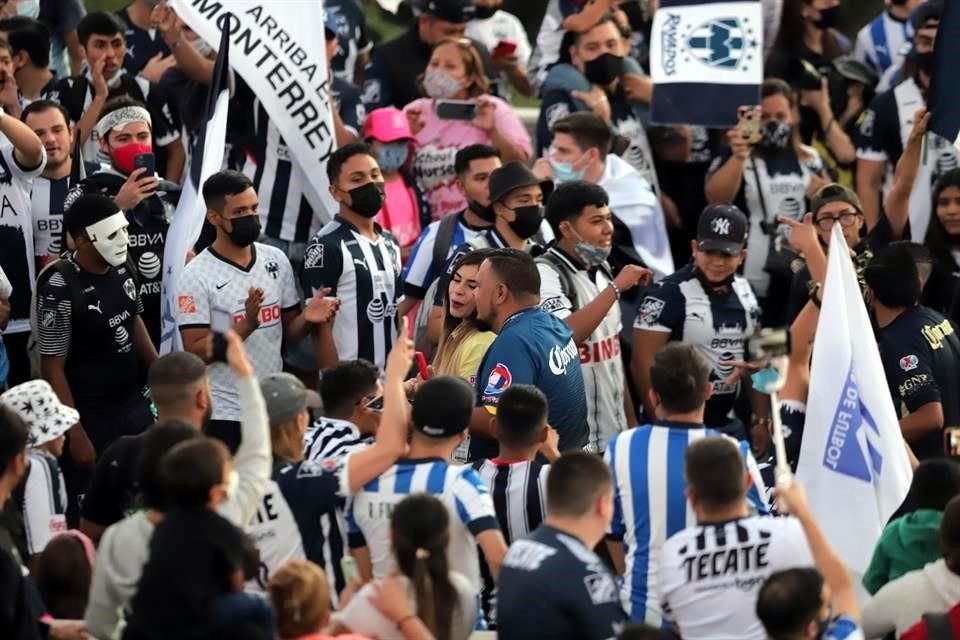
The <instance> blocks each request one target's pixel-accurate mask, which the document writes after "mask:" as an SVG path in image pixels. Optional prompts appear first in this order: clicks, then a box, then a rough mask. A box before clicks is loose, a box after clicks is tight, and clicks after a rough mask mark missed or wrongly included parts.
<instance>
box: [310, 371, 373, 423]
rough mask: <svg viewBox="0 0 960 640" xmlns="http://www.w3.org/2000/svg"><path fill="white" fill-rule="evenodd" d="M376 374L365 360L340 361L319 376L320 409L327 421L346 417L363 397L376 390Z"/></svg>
mask: <svg viewBox="0 0 960 640" xmlns="http://www.w3.org/2000/svg"><path fill="white" fill-rule="evenodd" d="M379 378H380V372H379V371H378V370H377V367H376V366H374V365H373V364H372V363H370V362H367V361H366V360H362V359H361V360H342V361H340V362H338V363H337V364H335V365H334V366H332V367H330V368H329V369H324V371H323V375H321V376H320V398H321V400H323V410H324V412H325V414H326V415H328V416H330V417H331V418H346V417H348V416H349V415H350V414H351V413H353V407H354V406H356V404H357V402H359V401H360V400H361V399H362V398H363V397H364V396H367V395H370V394H371V393H373V392H374V390H375V389H376V388H377V380H378V379H379Z"/></svg>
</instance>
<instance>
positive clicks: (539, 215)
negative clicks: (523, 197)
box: [509, 204, 543, 240]
mask: <svg viewBox="0 0 960 640" xmlns="http://www.w3.org/2000/svg"><path fill="white" fill-rule="evenodd" d="M512 211H513V213H514V214H515V215H516V216H517V217H516V219H515V220H514V221H513V222H510V223H509V224H510V228H511V229H512V230H513V232H514V233H515V234H517V236H519V237H520V238H523V239H524V240H526V239H528V238H531V237H533V234H535V233H536V232H537V231H539V230H540V224H541V223H542V222H543V205H542V204H531V205H529V206H526V207H517V208H516V209H512Z"/></svg>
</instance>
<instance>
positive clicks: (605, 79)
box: [583, 53, 623, 87]
mask: <svg viewBox="0 0 960 640" xmlns="http://www.w3.org/2000/svg"><path fill="white" fill-rule="evenodd" d="M583 75H585V76H587V80H589V81H590V82H592V83H593V84H596V85H600V86H601V87H606V86H607V85H609V84H610V83H611V82H613V81H614V80H616V79H617V78H619V77H620V76H621V75H623V58H621V57H620V56H615V55H613V54H612V53H605V54H603V55H602V56H600V57H598V58H594V59H593V60H591V61H589V62H587V63H584V65H583Z"/></svg>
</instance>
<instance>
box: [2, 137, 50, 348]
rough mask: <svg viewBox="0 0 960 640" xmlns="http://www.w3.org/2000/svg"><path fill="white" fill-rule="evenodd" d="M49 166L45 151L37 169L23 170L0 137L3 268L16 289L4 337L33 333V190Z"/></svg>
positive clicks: (6, 143)
mask: <svg viewBox="0 0 960 640" xmlns="http://www.w3.org/2000/svg"><path fill="white" fill-rule="evenodd" d="M46 164H47V152H46V151H44V152H43V159H42V160H40V164H38V165H37V166H36V167H33V168H30V169H25V168H23V167H21V166H20V165H19V164H17V161H16V159H15V158H14V149H13V147H12V146H10V143H9V142H8V141H7V139H6V138H3V137H2V136H0V268H2V269H3V270H4V271H5V272H6V274H7V278H9V280H10V284H11V285H12V287H13V294H12V295H11V297H10V307H11V308H10V322H9V323H8V324H7V328H6V330H4V333H23V332H25V331H29V330H30V297H31V295H32V293H33V287H34V283H35V282H36V279H37V274H36V265H35V258H34V249H33V214H32V213H31V211H32V207H31V204H30V188H31V186H32V184H33V179H34V178H35V177H37V176H39V175H40V174H41V173H43V168H44V166H45V165H46Z"/></svg>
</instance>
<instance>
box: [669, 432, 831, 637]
mask: <svg viewBox="0 0 960 640" xmlns="http://www.w3.org/2000/svg"><path fill="white" fill-rule="evenodd" d="M684 457H685V464H686V467H685V468H686V471H685V475H686V477H687V497H688V498H689V500H690V504H691V506H692V507H693V510H694V512H695V513H696V515H697V524H696V525H695V526H692V527H687V528H686V529H684V530H683V531H680V532H679V533H676V534H674V535H673V536H672V537H670V539H668V540H667V542H666V543H665V544H664V545H663V551H662V553H661V562H660V570H659V573H660V576H659V581H660V587H661V592H660V595H661V600H662V604H663V612H664V617H665V618H666V619H668V620H670V621H672V622H673V624H674V626H675V627H676V628H677V629H678V630H679V632H680V633H681V634H682V635H683V638H684V640H700V639H707V638H709V639H711V640H723V639H730V640H734V639H737V640H740V639H750V640H763V639H764V638H766V633H765V631H764V629H763V625H762V624H761V623H760V620H759V619H758V618H757V614H756V611H755V607H754V605H755V603H756V600H757V593H758V592H759V591H760V586H761V585H762V584H763V582H764V581H765V580H766V579H767V577H769V576H770V575H771V574H772V573H773V572H774V571H778V570H781V569H789V568H792V567H804V566H812V565H813V557H812V555H811V553H810V547H809V545H808V544H807V539H806V536H805V535H804V533H803V526H802V525H801V524H800V521H799V520H797V519H796V518H774V517H771V516H750V515H749V510H748V508H747V499H746V496H747V489H748V488H749V487H750V484H751V482H752V480H751V478H750V474H749V473H747V470H746V468H745V467H744V465H743V458H742V457H741V456H740V449H739V448H738V447H737V445H736V444H735V443H734V442H733V441H732V440H730V439H728V438H724V437H720V436H713V437H707V438H703V439H701V440H698V441H697V442H694V443H693V444H692V445H690V446H689V447H688V448H687V450H686V452H685V453H684Z"/></svg>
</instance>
